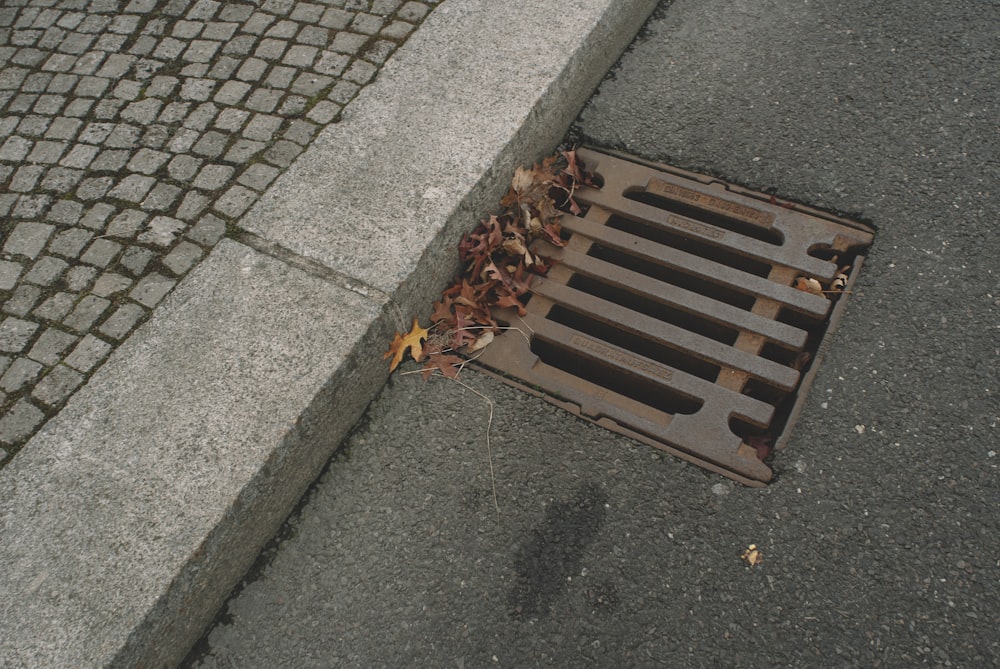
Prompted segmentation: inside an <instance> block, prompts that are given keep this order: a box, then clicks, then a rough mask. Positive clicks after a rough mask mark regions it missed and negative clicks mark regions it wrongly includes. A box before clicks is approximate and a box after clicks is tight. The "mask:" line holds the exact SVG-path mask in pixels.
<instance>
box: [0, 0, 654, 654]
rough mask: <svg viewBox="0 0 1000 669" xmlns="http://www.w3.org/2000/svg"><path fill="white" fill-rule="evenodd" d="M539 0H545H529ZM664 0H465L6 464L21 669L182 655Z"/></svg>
mask: <svg viewBox="0 0 1000 669" xmlns="http://www.w3.org/2000/svg"><path fill="white" fill-rule="evenodd" d="M525 5H530V6H525ZM654 6H655V2H654V1H653V0H627V1H626V0H575V1H574V2H568V3H567V2H562V3H558V4H557V3H555V2H548V1H547V2H541V3H518V2H514V1H513V0H507V1H503V2H500V1H498V0H464V1H463V2H461V3H454V4H452V3H450V2H445V3H444V4H442V5H441V6H440V7H439V8H438V9H437V10H436V11H435V12H434V13H433V14H432V15H431V16H430V17H429V18H428V19H427V21H426V22H425V23H424V25H423V26H422V27H421V28H420V30H419V31H418V32H417V33H416V34H415V35H414V36H413V37H412V38H411V39H410V40H409V41H408V42H407V44H406V45H405V46H404V47H403V48H402V49H401V50H400V51H399V52H398V53H397V54H396V56H395V57H394V59H393V60H392V61H391V62H390V63H389V64H388V65H387V66H386V67H385V69H384V70H383V71H382V73H381V75H380V78H379V80H378V81H377V82H375V83H374V84H373V85H371V86H369V87H367V88H366V89H365V90H364V91H363V92H362V94H361V95H360V96H359V97H358V98H357V99H356V100H355V101H354V102H353V103H352V105H351V106H350V107H349V108H348V110H347V113H345V116H344V120H343V122H341V123H340V124H337V125H335V126H331V127H329V128H327V130H326V131H324V133H323V134H322V135H321V136H320V137H319V138H317V139H316V141H315V143H314V144H313V145H311V146H310V148H309V149H308V150H307V151H306V152H305V153H304V154H303V155H302V156H301V157H300V158H299V160H298V161H297V162H296V163H295V164H294V165H293V166H292V167H291V168H290V169H289V171H288V172H286V173H285V175H283V176H282V177H281V178H280V179H279V180H278V182H276V183H275V184H274V186H273V187H272V188H271V189H270V190H269V191H268V192H267V193H266V194H265V195H264V196H263V197H262V198H261V200H260V201H259V202H258V204H257V205H256V206H255V207H254V208H253V209H252V210H251V211H250V212H248V214H247V215H246V217H245V218H244V219H243V220H242V221H241V222H240V224H241V225H242V226H244V227H245V228H246V229H247V230H249V231H250V233H251V234H249V235H247V236H245V237H244V238H243V239H241V241H232V240H227V241H223V242H222V243H220V244H219V245H218V246H217V247H216V248H215V250H214V251H213V253H212V254H211V256H210V257H209V258H208V259H207V260H205V261H204V262H203V263H202V264H201V265H199V266H198V267H197V268H196V269H195V270H194V271H193V272H192V273H191V274H190V275H189V276H188V277H187V278H186V279H185V280H184V281H183V282H182V283H181V285H180V286H178V288H177V289H176V290H175V291H174V293H173V294H172V295H171V296H170V297H169V298H168V299H167V300H166V301H165V302H164V303H163V305H162V306H161V307H160V308H159V309H158V310H157V311H156V313H155V314H154V316H153V318H152V319H151V320H150V321H149V322H148V323H147V324H146V325H144V326H143V327H142V328H140V329H139V331H137V332H136V333H135V335H134V336H133V337H132V338H131V339H130V340H129V341H128V342H126V343H125V344H124V345H123V346H121V347H120V348H119V349H118V350H117V351H116V352H115V353H114V354H113V355H112V357H111V359H109V361H108V362H107V363H106V364H105V365H104V366H103V367H102V368H101V369H100V371H99V372H98V373H97V374H95V375H94V377H93V378H92V379H91V381H90V383H89V384H88V385H87V386H86V387H85V388H83V389H82V390H80V391H79V392H78V393H77V394H76V395H75V396H74V397H73V399H72V400H71V401H70V402H69V404H67V406H66V407H65V409H64V410H63V411H62V412H61V413H60V414H59V415H58V416H57V417H56V418H55V419H53V420H51V421H50V422H49V423H48V424H47V425H46V427H45V428H44V429H43V430H42V431H41V432H40V433H38V434H37V435H36V436H35V437H34V438H33V439H32V440H31V441H30V442H29V443H28V444H27V445H26V446H25V447H24V449H23V450H22V451H21V452H20V453H19V454H18V456H17V458H15V459H14V461H13V462H12V463H11V464H10V465H8V466H7V467H6V468H5V469H4V470H2V471H0V522H2V525H0V564H2V565H3V575H4V578H3V580H2V581H0V619H2V620H3V621H4V627H5V630H4V635H3V638H2V639H0V658H2V659H0V664H2V666H5V667H7V666H10V667H15V666H76V667H89V666H108V665H110V666H174V665H175V664H176V663H177V662H179V661H180V659H182V658H183V656H184V655H185V653H186V652H187V650H188V649H189V647H190V646H191V644H192V643H193V642H194V641H195V640H196V639H197V637H198V635H199V634H200V633H201V632H202V630H203V629H204V627H205V626H206V625H207V624H208V623H209V622H210V620H211V618H212V616H213V615H214V614H215V612H216V610H217V609H218V607H219V606H220V605H221V604H222V602H223V601H224V598H225V596H226V594H227V593H228V592H229V590H230V589H231V588H232V587H233V586H234V585H235V584H236V583H237V582H238V581H239V579H240V578H241V577H242V575H243V574H244V573H245V571H246V569H247V568H248V567H249V565H250V563H251V562H252V560H253V559H254V557H255V556H256V554H257V552H258V551H259V550H260V548H261V546H262V545H263V543H264V542H265V541H266V540H267V539H268V538H269V537H270V536H271V535H272V534H273V532H274V531H275V530H276V528H277V527H278V525H279V523H280V522H281V521H282V520H283V519H284V517H285V516H286V515H287V513H288V512H289V511H290V509H291V508H292V506H293V505H294V503H295V501H296V500H297V499H298V498H299V497H300V496H301V494H302V492H303V491H304V489H305V488H306V486H307V485H308V484H309V482H310V481H311V480H313V479H314V478H315V476H316V475H317V474H318V472H319V470H320V468H321V467H322V465H323V463H324V462H325V461H326V460H327V459H328V458H329V456H330V455H331V453H332V452H333V450H334V449H335V448H336V446H337V444H338V443H339V442H340V440H341V439H342V438H343V436H344V435H345V434H346V432H347V431H348V430H349V429H350V427H351V426H352V425H353V424H354V423H355V422H356V420H357V419H358V418H359V417H360V415H361V413H362V411H363V410H364V407H365V406H366V405H367V403H368V402H369V401H370V400H371V398H372V397H374V395H375V393H376V392H377V391H378V389H379V388H380V387H381V385H382V384H383V383H384V381H385V374H386V368H385V365H384V363H383V361H382V360H381V355H380V354H381V351H382V350H383V349H384V347H385V343H386V341H388V337H389V335H390V333H391V331H392V330H393V329H396V328H398V327H401V326H403V324H401V318H400V317H401V315H402V314H411V313H422V312H425V311H426V309H427V305H428V303H429V302H428V301H429V300H430V299H431V298H432V297H433V296H434V295H435V293H436V292H437V291H438V290H440V288H441V286H442V284H443V283H444V281H446V280H447V279H448V278H449V277H450V275H451V274H452V272H453V271H454V268H455V264H454V263H455V260H454V244H455V240H456V238H457V235H458V233H459V232H460V231H461V230H463V229H467V228H469V227H470V226H471V225H472V224H473V223H474V221H475V220H476V219H477V218H478V217H479V216H481V215H482V214H484V213H485V212H486V211H488V210H489V209H490V208H491V207H493V206H494V205H495V202H496V200H497V198H498V197H499V195H500V194H501V193H502V192H503V190H504V189H505V188H506V185H507V182H508V179H509V176H510V173H511V172H512V170H513V167H514V166H515V165H516V164H518V163H523V162H527V161H530V160H533V159H535V158H537V157H539V156H540V155H542V154H544V153H545V152H547V151H549V150H551V148H552V147H553V146H554V145H555V143H556V142H557V141H558V140H559V138H560V137H561V136H562V135H563V133H564V132H565V130H566V128H567V127H568V125H569V123H570V122H571V121H572V119H573V117H574V116H575V114H576V113H577V111H578V110H579V108H580V107H581V106H582V104H583V102H584V101H585V99H586V98H587V97H588V96H589V94H590V93H591V91H592V89H593V87H594V86H596V84H597V82H598V81H599V79H600V78H601V77H602V76H603V74H604V73H605V71H606V70H607V68H608V67H610V66H611V64H612V63H613V62H614V60H615V59H616V58H617V56H618V54H619V53H620V52H621V51H622V49H624V47H625V46H626V45H627V44H628V42H629V41H630V40H631V38H632V37H633V36H634V35H635V33H636V32H637V31H638V29H639V28H640V26H641V25H642V23H643V21H644V20H645V19H646V17H647V16H648V15H649V13H650V12H651V11H652V9H653V7H654Z"/></svg>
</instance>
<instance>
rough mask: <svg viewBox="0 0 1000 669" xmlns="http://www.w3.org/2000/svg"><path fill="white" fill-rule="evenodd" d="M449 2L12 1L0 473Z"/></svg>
mask: <svg viewBox="0 0 1000 669" xmlns="http://www.w3.org/2000/svg"><path fill="white" fill-rule="evenodd" d="M437 2H438V0H423V1H422V2H414V1H406V0H317V2H315V3H306V2H294V1H293V0H266V1H264V2H253V3H229V2H214V1H212V0H195V1H191V0H169V1H162V0H160V1H157V0H131V1H130V2H129V1H125V2H118V1H115V0H22V1H21V2H17V0H6V1H5V2H4V3H3V5H2V8H0V249H2V252H0V304H2V307H0V312H2V313H0V467H2V466H3V464H5V463H6V462H9V461H10V458H11V456H12V455H14V454H15V453H16V452H17V450H18V449H19V448H20V447H21V445H23V444H24V442H26V441H27V440H28V438H29V437H30V436H31V435H32V434H33V433H34V432H35V431H36V430H37V429H38V428H39V427H40V426H41V425H42V424H43V423H44V422H45V420H46V419H47V418H49V417H51V416H52V415H54V414H55V413H56V412H57V411H58V410H59V408H60V407H61V406H63V405H64V404H65V402H66V401H67V399H68V398H69V397H70V396H71V395H72V394H73V392H74V391H75V390H76V389H77V388H79V387H80V386H81V385H82V384H84V383H85V382H86V380H87V378H88V377H89V376H90V375H91V374H92V373H93V372H94V371H95V370H96V369H97V368H98V367H99V366H100V365H101V363H102V361H104V360H105V359H106V358H107V357H108V355H109V354H110V353H111V352H112V351H113V350H114V348H115V346H116V345H117V344H118V343H119V342H121V341H123V340H124V339H125V338H126V337H128V335H129V333H131V332H132V331H133V330H134V329H135V328H136V327H137V326H138V325H139V324H140V323H142V322H143V321H144V320H145V319H146V318H148V316H149V314H150V313H151V310H152V309H153V308H154V307H156V305H157V304H158V303H159V302H160V301H161V300H162V299H163V297H164V296H165V295H166V294H167V293H168V292H170V290H171V289H172V288H173V287H174V285H175V284H176V283H177V282H178V281H179V280H180V278H181V277H183V276H184V274H186V273H187V272H188V271H190V269H191V268H192V267H193V266H194V265H195V264H196V263H197V262H198V261H199V260H200V259H201V258H203V257H204V256H205V255H206V254H207V253H208V252H209V251H210V249H211V248H212V246H213V245H214V244H215V243H216V242H217V241H218V240H219V239H220V238H221V237H222V236H223V235H225V234H226V232H227V229H232V228H231V226H234V225H238V220H239V217H240V215H241V214H242V213H243V212H245V211H246V210H247V209H248V208H249V207H250V206H251V205H252V204H253V202H254V201H255V200H256V199H257V197H258V196H259V195H260V193H261V192H263V191H264V189H266V188H267V187H268V185H269V184H270V183H271V182H272V181H274V179H275V178H276V177H277V176H278V175H279V174H280V173H281V172H282V170H284V169H285V168H286V167H287V166H288V165H289V164H291V162H292V161H293V160H295V158H296V156H298V155H299V154H300V153H301V152H302V151H303V149H304V148H305V147H306V146H307V145H308V143H309V141H310V140H311V139H312V138H313V137H314V136H315V135H316V134H317V132H318V130H319V129H320V128H322V127H323V126H324V125H326V124H328V123H332V122H336V121H337V119H338V116H339V114H340V112H341V109H342V108H343V106H344V105H345V104H347V102H348V101H350V100H351V99H352V98H353V97H354V96H355V95H356V94H357V92H358V90H359V89H360V88H361V87H362V86H364V85H365V84H366V83H368V82H370V81H371V80H372V79H373V78H374V76H375V75H376V73H377V72H378V70H379V68H380V66H381V65H382V64H383V63H384V62H385V61H386V59H387V58H388V57H389V56H390V55H391V54H392V53H393V51H394V50H395V49H396V48H397V47H398V46H399V45H400V44H401V43H402V42H403V41H404V40H405V39H406V38H407V36H409V35H410V33H411V32H412V31H413V30H414V28H415V27H416V26H417V25H419V24H420V22H421V21H422V20H423V18H424V17H425V16H426V15H427V14H428V12H429V11H430V10H431V9H432V8H433V6H434V5H435V4H436V3H437Z"/></svg>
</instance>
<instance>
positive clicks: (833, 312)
mask: <svg viewBox="0 0 1000 669" xmlns="http://www.w3.org/2000/svg"><path fill="white" fill-rule="evenodd" d="M578 156H579V157H580V158H582V160H583V161H584V163H585V164H586V165H587V168H588V170H590V171H592V172H594V173H595V174H597V175H598V176H599V177H600V179H601V180H602V181H603V184H604V185H603V187H602V188H601V189H600V190H597V189H592V188H582V189H580V190H578V191H577V192H576V193H574V198H575V200H576V201H577V202H578V203H579V204H580V205H582V207H583V209H584V211H583V212H582V213H581V214H580V215H578V216H574V215H572V214H568V213H567V214H565V215H564V216H563V217H562V225H563V231H564V236H566V237H567V243H566V246H565V247H562V248H560V247H555V246H553V245H552V244H550V243H548V242H546V241H543V240H536V241H535V242H534V245H533V250H534V252H536V253H541V254H542V255H546V256H548V257H551V258H553V259H554V260H556V263H555V264H554V265H553V267H552V268H551V269H550V270H549V273H548V275H547V276H546V277H544V278H542V277H536V278H535V280H534V282H533V283H532V287H531V292H530V297H529V298H528V300H527V304H526V307H525V308H526V312H527V313H526V315H525V316H518V315H517V313H516V311H514V310H513V309H507V310H503V311H502V312H500V313H499V314H498V320H500V321H502V322H505V323H507V324H509V325H511V326H513V327H515V328H517V331H515V330H508V331H506V332H505V333H504V334H502V335H500V336H498V337H496V339H495V340H494V341H493V343H492V344H491V345H490V346H488V347H486V349H484V351H483V352H482V354H481V355H480V356H479V357H478V358H477V359H476V360H475V364H476V366H477V367H478V368H479V369H480V370H482V371H485V372H487V373H489V374H491V375H493V376H496V377H497V378H499V379H501V380H503V381H504V382H505V383H508V384H510V385H512V386H514V387H517V388H519V389H521V390H524V391H527V392H529V393H532V394H535V395H538V396H540V397H543V398H545V399H546V400H547V401H549V402H551V403H552V404H554V405H556V406H559V407H561V408H563V409H565V410H567V411H569V412H571V413H573V414H575V415H577V416H580V417H581V418H584V419H586V420H589V421H591V422H593V423H596V424H597V425H600V426H602V427H605V428H607V429H609V430H612V431H614V432H617V433H619V434H624V435H627V436H629V437H632V438H634V439H636V440H639V441H641V442H643V443H646V444H649V445H651V446H654V447H656V448H658V449H660V450H663V451H666V452H668V453H671V454H673V455H676V456H678V457H680V458H682V459H684V460H687V461H689V462H692V463H694V464H696V465H698V466H700V467H703V468H705V469H707V470H709V471H713V472H716V473H718V474H722V475H724V476H727V477H729V478H732V479H734V480H736V481H739V482H741V483H743V484H745V485H749V486H763V485H766V484H767V483H768V482H770V481H771V480H772V478H773V471H772V469H771V468H770V466H769V465H768V464H766V463H765V462H764V461H763V460H761V459H760V458H759V457H758V450H757V449H756V448H754V447H753V446H751V445H749V444H748V443H747V438H748V436H749V435H750V434H751V433H754V432H757V433H766V432H767V431H768V430H771V431H772V435H771V436H772V437H773V438H774V449H775V450H780V449H783V448H784V447H785V446H786V444H787V442H788V439H789V436H790V434H791V430H792V427H793V426H794V423H795V421H796V420H797V419H798V417H799V415H800V414H801V411H802V404H803V402H804V400H805V398H806V395H807V392H808V389H809V386H810V385H811V383H812V380H813V378H814V377H815V374H816V371H817V369H818V366H819V363H820V361H821V358H822V355H823V353H824V352H825V351H826V349H827V348H828V347H829V342H830V336H831V335H832V333H833V332H834V331H835V329H836V325H837V324H838V322H839V320H840V319H841V317H842V315H843V313H844V310H845V308H846V304H847V298H848V296H849V294H850V292H851V289H852V287H853V285H854V282H855V281H856V279H857V276H858V273H859V271H860V268H861V265H862V264H863V261H864V252H865V250H867V248H869V247H870V246H871V244H872V242H873V241H874V230H872V229H871V228H870V227H868V226H866V225H864V224H861V223H858V222H856V221H851V220H849V219H846V218H842V217H839V216H833V215H831V214H828V213H826V212H822V211H820V210H817V209H813V208H810V207H806V206H802V205H798V204H794V205H792V204H790V203H781V202H778V201H776V200H775V198H773V197H770V196H768V195H766V194H763V193H758V192H755V191H751V190H749V189H745V188H742V187H739V186H736V185H733V184H729V183H726V182H724V181H722V180H720V179H717V178H714V177H709V176H705V175H699V174H695V173H692V172H689V171H686V170H680V169H677V168H673V167H670V166H666V165H659V164H654V163H649V162H648V161H643V160H641V159H637V158H634V157H631V156H627V155H625V154H621V153H613V152H607V151H599V150H597V149H593V148H589V147H588V148H581V149H579V150H578ZM833 256H836V258H835V259H834V258H833ZM845 261H849V262H850V264H851V270H850V272H849V274H848V282H847V286H846V288H845V290H844V291H843V292H842V293H839V294H836V295H831V297H832V298H834V299H829V298H828V297H826V296H820V295H814V294H811V293H808V292H804V291H800V290H797V289H795V288H794V287H793V283H794V281H795V280H796V279H797V278H798V277H809V278H815V279H816V280H818V281H820V282H821V283H822V284H823V285H824V286H827V285H829V283H830V282H831V281H832V280H833V279H834V278H835V276H836V275H837V272H838V264H843V263H844V262H845ZM616 298H617V299H616ZM622 302H625V303H627V304H622ZM803 352H808V353H810V355H811V362H810V364H809V365H808V366H806V367H804V368H802V367H801V365H797V364H795V363H794V362H789V359H790V357H800V356H801V354H802V353H803ZM751 395H756V396H751ZM734 428H735V429H736V431H734ZM737 432H741V433H742V434H737Z"/></svg>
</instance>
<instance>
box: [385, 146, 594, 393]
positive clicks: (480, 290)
mask: <svg viewBox="0 0 1000 669" xmlns="http://www.w3.org/2000/svg"><path fill="white" fill-rule="evenodd" d="M580 186H591V187H594V188H599V187H600V185H599V184H598V183H597V182H596V178H595V177H594V175H593V174H591V173H589V172H587V171H586V170H585V168H584V165H583V162H582V161H581V159H580V158H578V157H577V155H576V152H575V151H563V152H561V153H559V154H556V155H554V156H550V157H549V158H546V159H545V160H543V161H542V162H541V163H540V164H535V165H533V166H532V167H531V168H528V169H525V168H523V167H518V168H517V170H516V171H515V173H514V178H513V180H512V182H511V185H510V190H509V191H508V192H507V195H505V196H504V198H503V199H502V200H500V206H501V207H502V208H503V209H502V211H501V213H500V214H498V215H496V216H490V218H489V220H488V221H483V222H482V223H480V224H479V226H478V227H477V228H476V229H475V230H473V231H472V232H471V233H467V234H466V235H464V236H463V237H462V240H461V242H459V245H458V254H459V259H460V260H461V261H462V263H463V270H462V272H461V274H460V275H459V276H457V277H456V278H455V279H454V280H453V281H452V283H451V285H449V286H448V287H447V288H445V290H444V292H443V293H442V294H441V299H440V300H439V301H437V302H435V303H434V305H433V312H432V313H431V320H432V321H433V324H432V325H431V326H430V327H429V328H422V327H420V323H419V321H418V319H416V318H414V319H413V327H412V328H411V329H410V331H409V332H408V333H407V334H405V335H400V334H399V333H398V332H397V333H396V336H395V338H394V339H393V341H392V344H391V345H390V346H389V350H388V351H386V353H385V355H384V357H385V358H392V362H391V364H390V367H389V370H390V371H392V370H394V369H396V366H397V365H399V363H400V362H401V361H402V359H403V356H404V354H405V353H406V352H407V351H409V354H410V356H412V357H413V359H414V360H416V361H417V362H423V363H424V378H428V377H429V376H430V375H431V374H433V373H434V371H435V370H440V371H441V373H442V374H444V375H445V376H448V377H452V378H453V377H455V376H456V375H457V374H458V372H459V370H460V368H461V365H462V364H463V363H464V358H463V357H461V356H460V355H459V354H464V355H469V354H471V353H474V352H476V351H478V350H480V349H482V348H484V347H485V346H487V345H488V344H489V343H490V342H491V341H493V337H494V334H495V333H496V332H498V331H499V330H500V327H499V325H498V323H497V321H496V320H495V319H494V317H493V310H494V309H502V308H506V307H512V308H514V309H517V311H518V313H520V314H522V315H523V314H524V304H523V301H524V296H525V295H526V293H527V292H528V290H529V289H530V286H531V278H532V275H534V274H538V275H543V276H544V275H545V273H546V272H548V270H549V267H551V265H552V260H550V259H549V258H546V257H544V256H541V255H538V254H537V253H535V252H533V251H532V250H531V249H530V248H529V246H530V244H531V242H532V241H533V240H534V239H538V238H541V239H545V240H547V241H548V242H550V243H552V244H555V245H556V246H563V245H564V242H563V240H562V237H561V228H560V226H559V217H560V216H561V215H562V211H563V210H565V211H569V212H572V213H574V214H579V213H580V207H579V206H578V205H577V203H576V202H575V201H574V199H573V195H574V193H575V192H576V189H577V188H579V187H580Z"/></svg>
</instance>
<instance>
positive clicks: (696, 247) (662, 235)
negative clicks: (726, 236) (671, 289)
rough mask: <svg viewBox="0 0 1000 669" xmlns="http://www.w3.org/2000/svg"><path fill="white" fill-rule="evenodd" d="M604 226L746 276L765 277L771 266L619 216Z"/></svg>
mask: <svg viewBox="0 0 1000 669" xmlns="http://www.w3.org/2000/svg"><path fill="white" fill-rule="evenodd" d="M605 225H607V226H608V227H609V228H613V229H615V230H621V231H622V232H627V233H629V234H630V235H635V236H636V237H642V238H643V239H648V240H649V241H651V242H656V243H657V244H662V245H663V246H669V247H670V248H673V249H677V250H679V251H685V252H686V253H689V254H691V255H694V256H698V257H700V258H705V259H706V260H711V261H713V262H718V263H722V264H723V265H726V266H727V267H732V268H734V269H738V270H740V271H741V272H747V273H748V274H754V275H756V276H762V277H766V276H767V275H768V274H770V272H771V266H770V265H769V264H767V263H763V262H760V261H757V260H754V259H752V258H747V257H746V256H742V255H740V254H738V253H734V252H733V251H730V250H728V249H725V248H720V247H718V246H713V245H711V244H707V243H705V242H703V241H701V240H699V239H691V238H689V237H683V236H681V235H679V234H676V233H674V232H671V231H670V230H664V229H663V228H655V227H651V226H648V225H643V224H642V223H639V222H638V221H633V220H630V219H627V218H623V217H621V216H612V217H611V218H610V219H608V222H607V223H606V224H605Z"/></svg>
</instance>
